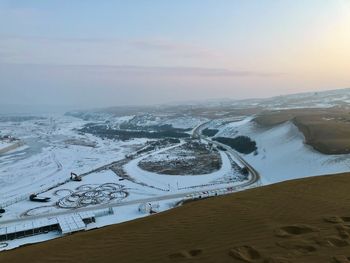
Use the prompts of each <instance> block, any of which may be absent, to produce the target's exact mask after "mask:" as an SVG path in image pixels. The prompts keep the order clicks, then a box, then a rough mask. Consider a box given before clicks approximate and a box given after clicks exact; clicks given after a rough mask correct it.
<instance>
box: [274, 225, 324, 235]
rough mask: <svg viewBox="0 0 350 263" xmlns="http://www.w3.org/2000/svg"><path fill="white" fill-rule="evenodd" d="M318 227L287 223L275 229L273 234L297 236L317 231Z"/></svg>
mask: <svg viewBox="0 0 350 263" xmlns="http://www.w3.org/2000/svg"><path fill="white" fill-rule="evenodd" d="M318 231H319V229H317V228H314V227H311V226H308V225H289V226H283V227H280V228H278V229H276V230H275V235H276V236H278V237H291V236H299V235H304V234H308V233H313V232H318Z"/></svg>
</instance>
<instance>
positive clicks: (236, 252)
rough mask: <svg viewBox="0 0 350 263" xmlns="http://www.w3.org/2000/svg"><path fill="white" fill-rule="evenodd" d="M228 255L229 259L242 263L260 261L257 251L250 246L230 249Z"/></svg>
mask: <svg viewBox="0 0 350 263" xmlns="http://www.w3.org/2000/svg"><path fill="white" fill-rule="evenodd" d="M229 255H230V257H233V258H235V259H238V260H241V261H244V262H256V261H259V260H260V259H261V255H260V253H259V251H258V250H256V249H255V248H253V247H251V246H241V247H235V248H232V249H231V250H230V252H229Z"/></svg>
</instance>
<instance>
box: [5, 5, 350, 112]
mask: <svg viewBox="0 0 350 263" xmlns="http://www.w3.org/2000/svg"><path fill="white" fill-rule="evenodd" d="M0 23H1V24H2V25H6V26H3V27H1V28H0V92H1V95H2V96H1V97H0V104H1V105H28V106H33V107H36V106H41V105H59V106H69V107H76V108H96V107H110V106H118V105H152V104H166V103H171V102H181V101H183V102H186V101H203V100H208V99H209V100H210V99H247V98H266V97H271V96H278V95H285V94H293V93H299V92H314V91H323V90H331V89H341V88H347V87H349V86H350V85H349V83H350V75H349V74H348V70H349V68H350V2H349V1H346V0H336V1H326V0H317V1H316V0H312V1H307V2H304V1H298V2H296V1H283V2H276V1H263V2H262V1H238V0H237V1H227V0H221V1H213V0H206V1H196V0H192V1H183V2H182V1H174V2H167V3H165V2H163V1H156V0H153V1H147V3H145V2H141V1H140V2H134V1H130V2H125V1H107V2H103V3H97V2H95V1H84V2H82V1H76V2H72V1H50V2H46V1H31V0H30V1H7V0H0Z"/></svg>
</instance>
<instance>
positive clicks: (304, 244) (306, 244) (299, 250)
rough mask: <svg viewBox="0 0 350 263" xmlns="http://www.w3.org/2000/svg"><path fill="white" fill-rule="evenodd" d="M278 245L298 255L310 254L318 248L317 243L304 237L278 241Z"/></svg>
mask: <svg viewBox="0 0 350 263" xmlns="http://www.w3.org/2000/svg"><path fill="white" fill-rule="evenodd" d="M276 245H277V246H279V247H282V248H284V249H286V250H288V251H290V252H293V253H294V254H298V255H305V254H309V253H312V252H314V251H316V250H317V249H318V247H317V245H316V244H314V243H313V242H311V241H307V240H303V239H295V240H288V241H282V242H277V243H276Z"/></svg>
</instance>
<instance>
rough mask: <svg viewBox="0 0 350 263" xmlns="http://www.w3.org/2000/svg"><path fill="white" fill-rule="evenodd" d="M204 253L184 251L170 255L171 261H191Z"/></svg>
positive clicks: (195, 250)
mask: <svg viewBox="0 0 350 263" xmlns="http://www.w3.org/2000/svg"><path fill="white" fill-rule="evenodd" d="M202 253H203V250H202V249H191V250H182V251H179V252H177V253H174V254H171V255H169V258H170V259H191V258H194V257H197V256H199V255H201V254H202Z"/></svg>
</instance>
